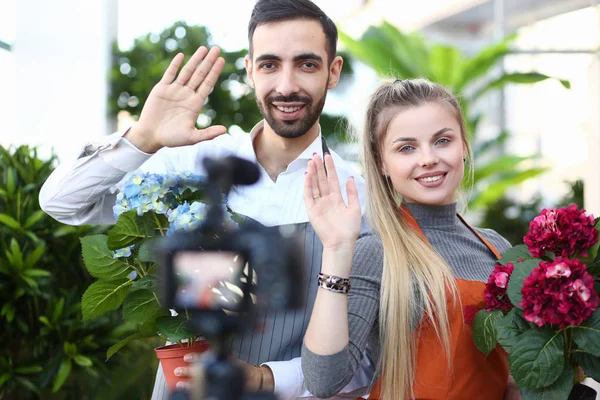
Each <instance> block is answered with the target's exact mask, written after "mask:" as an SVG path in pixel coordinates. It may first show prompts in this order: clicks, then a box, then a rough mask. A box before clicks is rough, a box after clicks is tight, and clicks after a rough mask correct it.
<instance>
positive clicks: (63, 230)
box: [52, 225, 77, 238]
mask: <svg viewBox="0 0 600 400" xmlns="http://www.w3.org/2000/svg"><path fill="white" fill-rule="evenodd" d="M74 233H77V228H76V227H74V226H71V225H63V226H61V227H59V228H58V229H57V230H55V231H54V232H53V234H52V236H54V237H55V238H59V237H63V236H67V235H72V234H74Z"/></svg>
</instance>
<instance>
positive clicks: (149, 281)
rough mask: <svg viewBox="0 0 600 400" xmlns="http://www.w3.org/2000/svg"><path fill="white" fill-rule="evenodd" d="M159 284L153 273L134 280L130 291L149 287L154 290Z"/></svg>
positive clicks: (148, 288)
mask: <svg viewBox="0 0 600 400" xmlns="http://www.w3.org/2000/svg"><path fill="white" fill-rule="evenodd" d="M157 286H158V280H157V278H156V277H155V276H152V275H146V276H144V277H142V278H140V279H138V280H136V281H134V282H133V285H131V288H130V289H129V291H130V292H133V291H135V290H142V289H147V290H150V291H152V292H153V291H154V289H156V287H157Z"/></svg>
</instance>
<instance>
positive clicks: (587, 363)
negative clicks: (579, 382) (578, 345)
mask: <svg viewBox="0 0 600 400" xmlns="http://www.w3.org/2000/svg"><path fill="white" fill-rule="evenodd" d="M573 359H574V360H575V361H576V362H577V364H579V366H580V367H581V368H582V369H583V372H585V374H586V375H588V376H590V377H591V378H592V379H593V380H595V381H596V382H600V357H594V356H593V355H591V354H587V353H575V354H573Z"/></svg>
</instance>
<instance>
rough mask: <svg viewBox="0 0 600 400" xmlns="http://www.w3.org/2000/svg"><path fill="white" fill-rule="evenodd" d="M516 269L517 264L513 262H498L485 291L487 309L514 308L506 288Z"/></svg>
mask: <svg viewBox="0 0 600 400" xmlns="http://www.w3.org/2000/svg"><path fill="white" fill-rule="evenodd" d="M514 269H515V266H514V264H513V263H508V264H506V265H502V264H496V266H495V267H494V270H493V271H492V273H491V274H490V277H489V278H488V282H487V284H486V285H485V290H484V292H483V296H484V298H485V303H486V304H487V307H486V310H488V311H492V310H510V309H511V308H513V304H512V303H511V302H510V299H509V298H508V296H507V295H506V288H507V287H508V280H509V279H510V275H511V274H512V272H513V270H514Z"/></svg>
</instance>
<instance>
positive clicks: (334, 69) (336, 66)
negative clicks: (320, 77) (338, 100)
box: [327, 56, 344, 89]
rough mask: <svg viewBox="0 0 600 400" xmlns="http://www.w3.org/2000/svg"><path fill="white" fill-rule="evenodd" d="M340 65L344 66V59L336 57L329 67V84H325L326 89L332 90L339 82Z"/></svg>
mask: <svg viewBox="0 0 600 400" xmlns="http://www.w3.org/2000/svg"><path fill="white" fill-rule="evenodd" d="M342 65H344V59H343V58H342V57H341V56H336V57H335V58H334V59H333V61H332V63H331V65H330V66H329V82H327V89H333V88H334V87H336V85H337V84H338V82H339V81H340V75H341V74H342Z"/></svg>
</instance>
